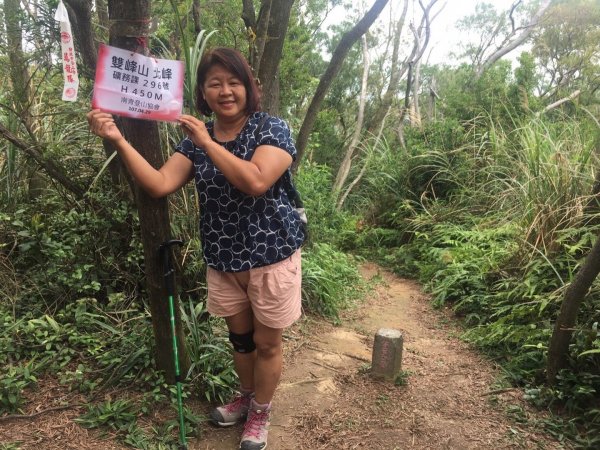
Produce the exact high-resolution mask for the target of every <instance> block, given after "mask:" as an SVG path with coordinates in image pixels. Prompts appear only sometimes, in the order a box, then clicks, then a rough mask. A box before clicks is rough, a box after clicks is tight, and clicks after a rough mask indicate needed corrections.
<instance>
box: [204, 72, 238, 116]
mask: <svg viewBox="0 0 600 450" xmlns="http://www.w3.org/2000/svg"><path fill="white" fill-rule="evenodd" d="M202 90H203V93H204V99H205V100H206V103H208V106H209V107H210V109H212V110H213V112H214V113H215V114H216V116H217V119H222V120H223V119H229V120H231V119H237V118H239V117H241V116H244V117H245V116H246V115H247V113H246V87H245V86H244V84H243V83H242V81H241V80H240V79H239V78H237V77H236V76H235V75H234V74H232V73H231V72H229V71H228V70H227V69H225V67H223V66H221V65H218V64H217V65H214V66H213V67H211V68H210V69H209V70H208V72H207V74H206V81H205V82H204V86H203V89H202Z"/></svg>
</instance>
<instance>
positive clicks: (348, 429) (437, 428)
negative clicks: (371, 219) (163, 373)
mask: <svg viewBox="0 0 600 450" xmlns="http://www.w3.org/2000/svg"><path fill="white" fill-rule="evenodd" d="M363 272H364V275H365V276H366V277H372V276H382V277H383V279H384V283H383V284H382V285H380V286H379V287H378V288H376V289H375V290H374V292H373V293H372V295H371V296H370V298H369V299H367V300H366V301H365V303H364V304H363V305H361V306H359V307H357V308H356V309H355V310H353V311H351V312H349V313H347V314H346V315H345V316H344V317H343V320H342V325H341V326H333V325H331V324H329V323H327V322H324V321H321V320H317V319H314V318H306V319H304V320H302V321H301V322H300V323H299V324H297V325H295V326H294V327H293V328H292V329H290V330H288V332H287V334H286V342H285V367H284V373H283V377H282V380H281V384H280V387H279V389H278V391H277V393H276V397H275V399H274V402H273V405H274V413H273V421H272V424H271V431H270V433H269V445H268V447H269V449H273V450H276V449H279V450H287V449H296V450H299V449H354V448H370V449H385V450H387V449H389V450H394V449H418V450H421V449H423V450H424V449H440V450H442V449H456V450H470V449H548V450H549V449H563V448H566V447H564V446H562V445H561V444H559V443H558V442H556V441H555V440H553V439H552V438H551V437H550V436H548V435H546V434H544V433H543V432H542V431H541V429H540V427H539V426H537V425H536V424H538V423H539V422H540V420H543V418H544V416H543V414H542V413H540V412H538V411H535V410H533V409H531V408H530V407H529V406H528V405H527V404H526V402H525V401H524V400H523V399H522V392H521V391H520V390H517V389H499V387H498V385H497V384H495V383H496V382H497V378H498V375H499V370H498V369H497V368H496V367H494V365H493V364H491V363H490V362H489V361H487V360H485V359H484V358H483V357H481V356H480V355H478V354H477V353H476V352H475V351H474V350H472V349H470V348H469V347H468V345H467V344H465V343H464V342H462V341H461V340H460V339H459V338H458V336H459V334H460V329H459V328H458V327H457V325H456V324H455V322H454V321H453V319H452V318H451V314H450V313H448V312H447V311H437V310H433V309H432V308H431V305H430V304H429V302H428V299H427V298H426V297H425V296H424V295H423V293H422V292H421V291H420V289H419V286H418V285H417V284H415V283H413V282H410V281H407V280H403V279H399V278H397V277H395V276H393V275H390V274H388V273H384V272H382V273H379V270H378V268H377V267H376V266H374V265H367V266H365V267H364V268H363ZM380 328H392V329H397V330H400V331H401V332H402V333H403V337H404V356H403V363H402V364H403V367H402V368H403V370H404V372H403V373H404V374H405V375H406V377H405V381H406V383H405V384H404V385H400V386H396V385H395V384H394V383H390V382H384V381H378V380H375V379H373V378H372V377H371V376H370V373H369V366H370V363H371V355H372V345H373V338H374V336H375V333H376V332H377V330H378V329H380ZM56 389H59V388H58V386H57V387H56ZM63 389H64V388H63ZM38 397H39V398H37V397H36V398H31V399H30V403H29V404H30V405H31V406H30V410H28V413H29V414H31V415H32V417H29V418H20V419H15V420H8V421H7V420H3V421H0V448H3V447H2V445H1V443H2V442H15V441H20V442H21V443H22V444H21V448H22V449H34V448H35V449H36V450H40V449H43V450H45V449H59V448H60V449H75V448H77V449H101V450H104V449H120V448H124V447H123V446H121V445H118V444H114V443H113V442H114V441H112V440H111V439H110V436H102V435H100V434H99V433H98V432H96V431H93V432H92V431H90V430H85V429H83V428H81V427H79V426H78V425H77V424H75V423H74V422H73V419H74V418H75V417H77V416H78V415H79V414H80V413H81V411H78V410H77V408H71V409H67V410H56V411H50V412H46V413H44V414H40V415H38V416H34V415H33V414H35V413H36V411H40V410H44V409H46V408H48V407H51V406H52V405H53V404H57V403H54V402H55V401H56V399H57V398H62V399H63V400H70V401H69V403H70V404H73V403H75V402H76V398H69V394H68V393H64V392H59V391H56V392H54V393H52V392H51V390H50V393H49V391H48V389H47V388H45V389H43V392H41V393H38ZM71 397H72V396H71ZM197 408H199V409H200V410H204V411H208V408H209V406H208V405H202V404H198V405H197ZM157 414H160V412H157ZM240 434H241V426H236V427H232V428H228V429H217V428H213V427H210V426H208V425H207V426H205V427H203V432H202V435H201V436H200V437H199V438H197V439H194V440H192V441H191V442H189V448H190V450H192V449H197V450H209V449H215V450H229V449H237V448H238V447H237V445H238V443H239V436H240Z"/></svg>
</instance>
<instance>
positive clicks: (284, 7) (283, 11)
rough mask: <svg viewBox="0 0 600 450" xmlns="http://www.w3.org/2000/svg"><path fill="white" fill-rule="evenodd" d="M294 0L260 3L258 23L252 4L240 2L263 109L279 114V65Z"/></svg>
mask: <svg viewBox="0 0 600 450" xmlns="http://www.w3.org/2000/svg"><path fill="white" fill-rule="evenodd" d="M293 4H294V0H262V2H261V7H260V12H259V14H258V20H257V19H256V11H255V10H254V3H253V2H252V1H251V0H244V1H243V9H242V19H243V20H244V23H245V25H246V28H247V29H248V33H249V36H250V58H249V59H250V64H251V65H252V68H253V70H254V72H255V74H256V75H257V77H258V79H259V81H260V83H261V87H262V106H263V109H264V110H265V111H267V112H269V113H271V114H273V115H277V114H279V103H280V101H279V63H280V62H281V57H282V52H283V43H284V41H285V36H286V34H287V29H288V26H289V23H290V13H291V10H292V6H293Z"/></svg>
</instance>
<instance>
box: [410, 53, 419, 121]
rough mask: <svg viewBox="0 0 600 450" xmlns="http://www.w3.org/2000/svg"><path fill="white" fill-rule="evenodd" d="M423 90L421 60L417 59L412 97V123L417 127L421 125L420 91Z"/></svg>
mask: <svg viewBox="0 0 600 450" xmlns="http://www.w3.org/2000/svg"><path fill="white" fill-rule="evenodd" d="M420 90H421V60H420V59H419V60H418V61H417V67H415V76H414V78H413V83H412V97H413V117H412V119H411V122H410V123H411V124H412V125H413V126H415V127H421V107H420V105H419V91H420Z"/></svg>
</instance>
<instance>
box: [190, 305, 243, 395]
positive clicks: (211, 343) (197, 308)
mask: <svg viewBox="0 0 600 450" xmlns="http://www.w3.org/2000/svg"><path fill="white" fill-rule="evenodd" d="M181 319H182V322H183V324H184V325H185V336H186V337H187V340H186V348H187V351H188V354H189V356H190V359H191V361H192V363H191V365H190V368H189V372H188V374H187V379H189V380H190V383H191V384H193V385H194V386H196V389H195V391H196V392H201V393H204V397H205V398H206V400H208V401H218V402H220V403H225V400H227V398H228V397H230V395H231V393H232V387H233V386H236V384H237V375H236V374H235V371H234V368H233V361H232V358H231V352H230V350H229V342H228V337H227V333H225V330H226V327H225V326H224V324H223V323H222V322H223V321H222V319H209V317H208V311H207V310H206V306H205V304H204V302H199V303H196V304H194V302H193V301H191V300H188V301H186V302H183V305H182V308H181ZM219 325H220V326H219ZM215 328H217V329H220V330H222V331H223V332H222V333H220V334H216V333H215V332H214V329H215Z"/></svg>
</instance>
